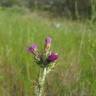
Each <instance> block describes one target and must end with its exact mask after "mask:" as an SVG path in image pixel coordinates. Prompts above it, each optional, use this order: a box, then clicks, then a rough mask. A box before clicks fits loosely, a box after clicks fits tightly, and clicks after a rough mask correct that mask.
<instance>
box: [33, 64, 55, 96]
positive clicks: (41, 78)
mask: <svg viewBox="0 0 96 96" xmlns="http://www.w3.org/2000/svg"><path fill="white" fill-rule="evenodd" d="M54 66H55V63H54V64H52V66H51V67H48V68H46V67H45V68H44V69H43V74H42V75H40V76H39V81H38V85H37V86H36V91H35V93H36V96H42V95H43V91H44V83H45V79H46V77H47V75H48V74H49V72H50V71H52V69H53V68H54Z"/></svg>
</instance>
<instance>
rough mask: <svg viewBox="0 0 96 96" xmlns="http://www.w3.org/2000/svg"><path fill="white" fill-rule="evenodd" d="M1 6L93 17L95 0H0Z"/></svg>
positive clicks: (77, 17) (71, 16)
mask: <svg viewBox="0 0 96 96" xmlns="http://www.w3.org/2000/svg"><path fill="white" fill-rule="evenodd" d="M0 5H1V6H3V7H12V6H23V7H26V8H29V9H30V10H33V9H39V10H40V9H41V10H47V11H51V12H53V13H55V14H56V15H59V16H61V15H63V16H66V17H68V18H69V17H70V18H72V19H80V18H84V17H85V18H86V17H87V18H90V19H93V17H96V16H95V13H94V12H95V11H96V0H0Z"/></svg>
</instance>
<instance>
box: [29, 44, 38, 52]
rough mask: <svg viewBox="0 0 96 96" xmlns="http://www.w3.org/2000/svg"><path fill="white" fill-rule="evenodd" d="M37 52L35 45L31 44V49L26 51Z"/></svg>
mask: <svg viewBox="0 0 96 96" xmlns="http://www.w3.org/2000/svg"><path fill="white" fill-rule="evenodd" d="M36 50H37V45H36V44H33V45H32V46H31V47H29V48H28V51H29V52H31V53H34V52H35V51H36Z"/></svg>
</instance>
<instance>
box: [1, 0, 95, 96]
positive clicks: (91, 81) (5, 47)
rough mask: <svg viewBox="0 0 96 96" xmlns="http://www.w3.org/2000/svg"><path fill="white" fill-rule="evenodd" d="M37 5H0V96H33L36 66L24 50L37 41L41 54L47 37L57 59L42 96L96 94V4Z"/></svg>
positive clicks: (9, 0) (28, 0) (7, 0)
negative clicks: (57, 55)
mask: <svg viewBox="0 0 96 96" xmlns="http://www.w3.org/2000/svg"><path fill="white" fill-rule="evenodd" d="M32 2H33V3H32ZM37 2H38V1H32V0H25V1H24V0H14V1H13V0H1V1H0V5H1V7H0V96H35V95H34V86H35V85H36V81H37V78H38V74H39V72H40V68H39V67H38V65H36V62H34V60H33V59H32V56H31V55H30V54H29V53H28V52H27V51H26V48H27V47H28V46H29V45H30V44H32V43H34V42H36V43H37V44H38V45H39V48H40V50H42V49H43V47H42V46H43V43H44V42H42V41H43V40H44V39H45V37H47V36H51V37H52V38H53V45H52V47H53V49H54V50H55V51H56V52H58V53H59V60H58V62H57V65H56V68H55V69H54V70H53V72H52V73H51V74H49V76H48V77H47V78H46V83H45V90H44V96H96V90H95V89H96V26H95V25H96V22H95V18H96V16H95V15H96V11H95V4H96V3H95V0H94V1H88V0H78V1H76V0H65V1H64V0H56V1H55V0H51V1H50V2H51V3H49V1H47V0H44V1H43V0H40V1H39V2H38V3H37ZM76 2H78V3H76ZM80 2H81V3H80ZM84 2H85V3H84ZM64 4H65V5H64ZM41 5H42V6H41ZM49 5H50V6H49ZM77 5H78V6H77ZM85 5H86V6H88V7H86V8H85ZM65 6H66V7H65ZM83 8H84V9H83ZM40 10H43V12H44V13H43V12H41V11H40ZM46 10H47V12H49V11H50V12H49V13H48V14H46V15H45V12H46ZM51 13H53V14H54V16H53V17H51V16H50V14H51ZM58 15H59V17H57V16H58ZM61 16H67V18H68V19H65V18H64V17H62V18H61ZM85 17H86V18H88V19H87V20H85V19H86V18H85ZM69 18H71V19H69ZM81 18H82V19H83V20H84V21H83V20H82V21H80V19H81ZM72 19H77V20H72Z"/></svg>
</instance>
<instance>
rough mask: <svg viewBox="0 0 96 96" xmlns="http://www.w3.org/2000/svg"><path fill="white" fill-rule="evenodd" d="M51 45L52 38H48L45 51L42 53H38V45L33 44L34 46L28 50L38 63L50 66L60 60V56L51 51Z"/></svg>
mask: <svg viewBox="0 0 96 96" xmlns="http://www.w3.org/2000/svg"><path fill="white" fill-rule="evenodd" d="M51 44H52V38H51V37H47V38H46V39H45V45H44V51H43V52H42V53H40V52H39V51H38V46H37V45H36V44H32V46H31V47H29V48H28V51H29V52H30V53H32V54H33V55H34V57H35V59H36V60H37V61H40V62H41V63H42V64H44V65H48V64H49V63H52V62H55V61H56V60H57V59H58V54H57V53H55V52H51V50H50V48H51Z"/></svg>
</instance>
